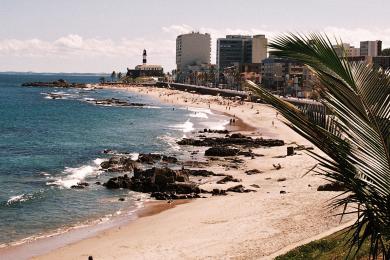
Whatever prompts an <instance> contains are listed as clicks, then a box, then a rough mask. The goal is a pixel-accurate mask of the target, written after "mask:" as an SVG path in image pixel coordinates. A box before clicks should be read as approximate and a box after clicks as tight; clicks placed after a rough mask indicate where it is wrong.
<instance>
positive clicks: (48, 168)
mask: <svg viewBox="0 0 390 260" xmlns="http://www.w3.org/2000/svg"><path fill="white" fill-rule="evenodd" d="M59 78H62V79H65V80H67V81H69V82H88V83H93V82H97V81H98V79H99V76H93V75H60V74H57V75H44V74H13V75H12V74H0V230H1V232H0V244H3V245H5V244H8V243H10V242H14V241H19V240H21V239H24V238H26V237H31V236H37V235H39V234H45V233H48V232H50V231H53V230H56V229H60V228H66V227H69V226H74V225H78V224H80V223H84V222H86V221H89V220H94V219H99V218H102V217H104V216H111V215H115V214H116V212H119V211H120V212H130V211H131V210H132V209H134V208H136V206H137V204H139V199H140V198H142V197H143V196H142V195H141V194H137V193H133V192H129V191H124V190H116V191H111V190H106V189H105V188H104V187H102V186H100V185H95V184H94V183H95V182H96V181H100V182H104V181H105V180H107V179H108V178H109V177H112V175H111V174H109V173H105V172H103V171H101V169H99V165H100V163H101V162H102V160H104V159H105V158H107V155H105V154H103V153H102V151H103V150H104V149H111V150H116V151H120V152H130V153H141V152H143V153H145V152H163V153H165V154H172V155H180V154H181V153H182V151H180V149H178V147H177V145H175V141H176V140H177V139H179V138H181V137H182V136H183V135H185V134H189V132H191V131H193V130H197V129H198V128H201V129H203V128H205V127H210V126H214V127H215V126H219V127H220V126H221V125H223V124H224V123H226V118H225V117H224V116H222V115H215V114H212V113H211V112H210V111H200V110H197V113H195V112H194V111H196V109H191V108H190V109H186V108H179V107H177V108H176V109H174V110H173V109H172V105H165V104H162V103H160V102H159V101H157V100H154V99H151V98H150V97H148V96H143V95H140V94H133V93H130V92H126V91H123V90H103V89H99V90H94V91H83V90H80V89H53V88H40V87H39V88H38V87H22V86H21V84H22V83H23V82H29V81H53V80H57V79H59ZM49 92H56V93H61V94H63V95H64V99H55V100H53V99H48V98H47V93H49ZM111 97H116V98H121V99H127V100H129V101H131V102H139V103H145V104H147V105H148V106H147V107H146V108H129V107H110V106H96V105H93V104H90V103H88V102H86V101H87V100H88V99H91V98H95V99H96V98H111ZM79 181H87V182H89V183H90V186H89V187H87V188H86V189H82V190H81V189H80V190H79V189H70V186H71V185H73V184H76V183H77V182H79ZM123 196H125V197H126V198H127V199H126V201H125V202H119V201H118V198H119V197H123Z"/></svg>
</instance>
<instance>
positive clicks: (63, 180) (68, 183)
mask: <svg viewBox="0 0 390 260" xmlns="http://www.w3.org/2000/svg"><path fill="white" fill-rule="evenodd" d="M103 161H105V159H101V158H97V159H95V160H94V161H93V164H92V165H83V166H81V167H76V168H71V167H68V168H66V169H65V170H64V171H63V176H61V177H59V178H57V179H56V180H54V181H52V182H47V183H46V184H47V185H55V186H60V187H63V188H67V189H70V188H71V187H72V186H74V185H77V184H78V183H80V182H81V181H83V180H84V179H86V178H87V177H90V176H97V175H99V174H100V173H101V172H102V171H101V169H100V164H101V163H102V162H103Z"/></svg>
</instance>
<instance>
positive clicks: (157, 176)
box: [103, 167, 201, 199]
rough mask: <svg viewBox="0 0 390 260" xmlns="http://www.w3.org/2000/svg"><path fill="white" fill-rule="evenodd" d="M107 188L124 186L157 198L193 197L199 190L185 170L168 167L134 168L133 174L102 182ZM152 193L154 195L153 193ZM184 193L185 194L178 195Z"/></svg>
mask: <svg viewBox="0 0 390 260" xmlns="http://www.w3.org/2000/svg"><path fill="white" fill-rule="evenodd" d="M103 185H104V186H106V187H107V188H109V189H118V188H125V189H130V190H133V191H138V192H144V193H151V194H152V196H154V197H156V198H157V199H161V198H166V199H179V198H185V197H186V196H187V198H195V197H196V196H195V194H199V193H200V192H201V191H200V189H199V187H198V185H197V184H195V183H193V182H190V181H189V177H188V175H187V174H186V173H185V172H182V171H175V170H172V169H170V168H156V167H154V168H152V169H147V170H144V171H142V170H138V169H135V170H134V176H133V177H132V178H129V177H128V176H127V174H125V175H124V176H119V177H114V178H111V179H109V180H108V181H107V182H106V183H104V184H103ZM153 194H154V195H153ZM178 194H182V195H183V194H184V195H186V196H178Z"/></svg>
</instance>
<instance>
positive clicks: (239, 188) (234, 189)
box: [226, 185, 256, 193]
mask: <svg viewBox="0 0 390 260" xmlns="http://www.w3.org/2000/svg"><path fill="white" fill-rule="evenodd" d="M226 191H230V192H238V193H244V192H245V193H246V192H256V191H255V190H250V189H245V188H244V186H242V185H236V186H233V187H230V188H228V189H227V190H226Z"/></svg>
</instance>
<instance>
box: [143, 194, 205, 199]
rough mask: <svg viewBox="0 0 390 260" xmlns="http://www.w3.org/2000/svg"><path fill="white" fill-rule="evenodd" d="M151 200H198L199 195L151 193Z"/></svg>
mask: <svg viewBox="0 0 390 260" xmlns="http://www.w3.org/2000/svg"><path fill="white" fill-rule="evenodd" d="M150 196H151V197H152V198H155V199H156V200H177V199H195V198H200V196H199V194H196V193H191V194H175V193H170V192H153V193H152V194H151V195H150Z"/></svg>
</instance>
